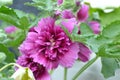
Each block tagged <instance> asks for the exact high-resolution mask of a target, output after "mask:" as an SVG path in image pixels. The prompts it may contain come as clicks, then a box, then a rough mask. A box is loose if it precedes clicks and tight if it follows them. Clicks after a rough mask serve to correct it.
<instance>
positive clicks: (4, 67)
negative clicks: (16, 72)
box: [0, 63, 21, 72]
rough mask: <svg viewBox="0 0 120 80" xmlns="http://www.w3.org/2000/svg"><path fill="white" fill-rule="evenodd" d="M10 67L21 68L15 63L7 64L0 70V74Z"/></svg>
mask: <svg viewBox="0 0 120 80" xmlns="http://www.w3.org/2000/svg"><path fill="white" fill-rule="evenodd" d="M11 65H15V66H17V67H18V68H21V66H20V65H18V64H16V63H9V64H7V65H5V66H3V67H2V68H0V72H1V71H3V70H4V69H6V68H7V67H9V66H11Z"/></svg>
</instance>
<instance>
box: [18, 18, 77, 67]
mask: <svg viewBox="0 0 120 80" xmlns="http://www.w3.org/2000/svg"><path fill="white" fill-rule="evenodd" d="M35 31H36V32H29V33H28V35H27V38H26V39H25V41H24V42H23V43H22V45H21V46H20V47H19V50H20V51H21V52H22V53H23V54H29V55H30V56H31V57H32V58H33V61H34V62H37V63H39V64H41V65H43V66H44V67H46V68H47V69H54V68H57V67H58V65H62V66H63V67H72V65H73V63H74V62H75V60H76V59H77V58H78V54H77V53H78V52H79V46H78V44H76V43H74V42H72V41H71V40H70V39H69V37H68V36H67V35H66V33H65V32H64V30H63V29H62V28H61V27H60V26H57V25H55V20H54V19H53V18H50V17H49V18H43V19H41V20H40V21H39V23H38V26H37V27H35Z"/></svg>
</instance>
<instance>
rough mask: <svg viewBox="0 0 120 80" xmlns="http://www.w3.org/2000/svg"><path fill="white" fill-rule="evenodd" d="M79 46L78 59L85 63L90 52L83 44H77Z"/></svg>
mask: <svg viewBox="0 0 120 80" xmlns="http://www.w3.org/2000/svg"><path fill="white" fill-rule="evenodd" d="M78 44H79V49H80V51H79V53H78V57H79V59H80V60H81V61H83V62H86V61H88V60H89V58H90V54H91V50H90V49H89V48H88V47H87V46H85V45H84V44H83V43H78Z"/></svg>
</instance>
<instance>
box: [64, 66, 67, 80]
mask: <svg viewBox="0 0 120 80" xmlns="http://www.w3.org/2000/svg"><path fill="white" fill-rule="evenodd" d="M64 80H67V68H64Z"/></svg>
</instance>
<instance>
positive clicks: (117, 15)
mask: <svg viewBox="0 0 120 80" xmlns="http://www.w3.org/2000/svg"><path fill="white" fill-rule="evenodd" d="M100 19H101V25H102V26H106V25H108V24H110V23H112V22H114V21H117V20H120V7H118V8H115V9H114V10H113V11H112V12H110V13H104V12H102V11H101V12H100Z"/></svg>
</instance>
